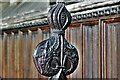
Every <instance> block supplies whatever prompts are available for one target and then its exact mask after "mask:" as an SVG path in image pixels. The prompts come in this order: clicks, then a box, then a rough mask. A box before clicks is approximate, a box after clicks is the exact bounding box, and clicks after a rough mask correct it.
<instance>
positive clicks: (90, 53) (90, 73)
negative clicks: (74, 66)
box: [87, 26, 93, 79]
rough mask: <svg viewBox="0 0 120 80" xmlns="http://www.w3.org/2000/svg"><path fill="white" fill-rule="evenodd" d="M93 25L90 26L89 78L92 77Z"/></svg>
mask: <svg viewBox="0 0 120 80" xmlns="http://www.w3.org/2000/svg"><path fill="white" fill-rule="evenodd" d="M92 27H93V26H88V53H87V54H88V65H89V67H88V68H89V69H88V70H89V73H88V78H90V79H92V53H93V51H92Z"/></svg>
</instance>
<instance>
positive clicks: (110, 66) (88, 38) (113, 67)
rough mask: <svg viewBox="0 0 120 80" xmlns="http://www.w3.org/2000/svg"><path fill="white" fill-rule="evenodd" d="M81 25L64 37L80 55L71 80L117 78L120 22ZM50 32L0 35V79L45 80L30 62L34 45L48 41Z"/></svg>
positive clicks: (29, 31)
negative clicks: (37, 79)
mask: <svg viewBox="0 0 120 80" xmlns="http://www.w3.org/2000/svg"><path fill="white" fill-rule="evenodd" d="M98 22H99V24H89V25H88V24H87V25H86V24H83V23H79V25H75V26H74V27H69V28H68V29H67V30H66V31H65V32H66V34H65V38H66V39H67V40H68V41H69V42H70V43H71V44H72V45H74V46H75V47H76V48H77V50H78V52H79V64H78V67H77V69H76V70H75V71H74V72H73V74H71V75H68V76H67V77H68V80H71V78H80V79H81V78H82V79H85V78H93V79H94V78H118V77H120V69H119V67H120V64H119V61H120V22H117V23H106V22H105V21H104V20H99V21H98ZM49 36H50V32H49V30H47V31H45V30H41V29H40V28H37V29H36V31H32V30H31V29H28V30H27V31H23V30H22V31H21V30H18V32H17V33H16V32H9V34H8V33H6V32H4V33H3V35H1V36H0V45H1V46H0V51H1V52H0V76H2V78H39V80H42V78H46V77H45V76H42V75H40V74H39V73H38V71H37V70H36V68H35V65H34V63H33V58H32V55H33V52H34V50H35V47H36V45H37V44H38V43H39V42H41V41H42V40H45V39H48V38H49Z"/></svg>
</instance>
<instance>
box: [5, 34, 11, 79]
mask: <svg viewBox="0 0 120 80" xmlns="http://www.w3.org/2000/svg"><path fill="white" fill-rule="evenodd" d="M6 58H7V61H6V66H7V69H6V78H10V34H9V35H8V36H7V56H6Z"/></svg>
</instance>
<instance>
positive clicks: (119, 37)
mask: <svg viewBox="0 0 120 80" xmlns="http://www.w3.org/2000/svg"><path fill="white" fill-rule="evenodd" d="M116 27H117V28H116V30H117V77H118V79H120V22H119V23H118V25H117V26H116Z"/></svg>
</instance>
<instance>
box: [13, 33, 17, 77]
mask: <svg viewBox="0 0 120 80" xmlns="http://www.w3.org/2000/svg"><path fill="white" fill-rule="evenodd" d="M14 51H15V52H14V76H15V78H17V58H16V56H17V34H14Z"/></svg>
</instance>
